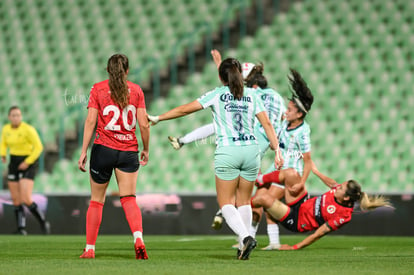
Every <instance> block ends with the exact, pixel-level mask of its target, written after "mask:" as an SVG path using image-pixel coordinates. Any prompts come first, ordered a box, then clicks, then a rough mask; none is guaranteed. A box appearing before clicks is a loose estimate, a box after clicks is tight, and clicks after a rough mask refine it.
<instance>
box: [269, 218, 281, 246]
mask: <svg viewBox="0 0 414 275" xmlns="http://www.w3.org/2000/svg"><path fill="white" fill-rule="evenodd" d="M267 235H268V236H269V243H272V244H280V241H279V226H278V225H277V224H276V223H271V224H268V225H267Z"/></svg>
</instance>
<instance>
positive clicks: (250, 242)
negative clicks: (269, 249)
mask: <svg viewBox="0 0 414 275" xmlns="http://www.w3.org/2000/svg"><path fill="white" fill-rule="evenodd" d="M256 246H257V241H256V240H255V239H254V238H253V237H252V236H247V237H246V238H244V240H243V249H242V252H241V254H240V256H239V260H248V259H249V256H250V253H251V252H252V251H253V249H255V247H256Z"/></svg>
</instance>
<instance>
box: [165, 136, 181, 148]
mask: <svg viewBox="0 0 414 275" xmlns="http://www.w3.org/2000/svg"><path fill="white" fill-rule="evenodd" d="M168 140H169V141H170V143H171V146H172V147H173V148H174V149H175V150H180V148H181V147H183V146H184V143H181V142H180V140H179V139H178V138H176V137H172V136H168Z"/></svg>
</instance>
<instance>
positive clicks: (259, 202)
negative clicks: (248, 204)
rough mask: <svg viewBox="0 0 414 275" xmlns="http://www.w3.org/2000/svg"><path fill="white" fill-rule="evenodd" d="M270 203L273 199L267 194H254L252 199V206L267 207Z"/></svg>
mask: <svg viewBox="0 0 414 275" xmlns="http://www.w3.org/2000/svg"><path fill="white" fill-rule="evenodd" d="M272 203H273V199H272V197H271V196H269V195H268V194H262V195H259V196H256V197H254V198H253V200H252V205H253V206H254V207H264V208H269V207H270V206H272Z"/></svg>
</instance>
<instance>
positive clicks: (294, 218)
mask: <svg viewBox="0 0 414 275" xmlns="http://www.w3.org/2000/svg"><path fill="white" fill-rule="evenodd" d="M308 199H309V194H308V193H306V194H305V195H304V196H303V197H302V198H300V199H299V200H298V201H296V202H295V204H292V205H289V207H290V212H289V214H288V215H287V217H286V218H285V219H284V220H283V221H281V222H280V223H281V224H282V225H283V227H284V228H286V229H288V230H289V231H292V232H299V230H298V218H299V208H300V206H301V205H302V203H304V202H305V201H307V200H308Z"/></svg>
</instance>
